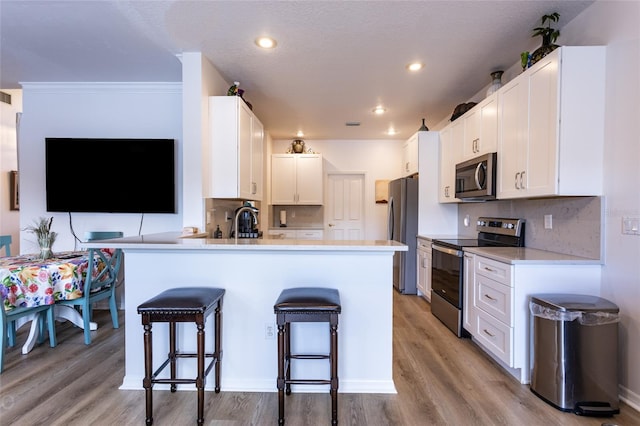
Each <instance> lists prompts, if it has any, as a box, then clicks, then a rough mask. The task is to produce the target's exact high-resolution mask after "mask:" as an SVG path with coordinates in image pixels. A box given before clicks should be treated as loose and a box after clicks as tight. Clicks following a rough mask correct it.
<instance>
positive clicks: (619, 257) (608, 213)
mask: <svg viewBox="0 0 640 426" xmlns="http://www.w3.org/2000/svg"><path fill="white" fill-rule="evenodd" d="M558 41H559V42H561V43H562V44H564V45H607V70H606V72H607V77H606V79H607V81H606V100H605V102H606V108H605V111H606V117H605V135H606V140H605V144H606V147H605V150H604V165H605V171H604V176H605V178H604V192H605V198H606V209H605V216H604V220H605V252H606V254H605V256H606V263H605V266H604V269H603V282H602V296H603V297H605V298H607V299H609V300H611V301H612V302H614V303H616V304H617V305H618V306H619V307H620V317H621V322H620V346H619V349H620V354H619V355H620V361H621V366H620V367H621V368H620V378H621V395H622V397H623V399H624V400H626V401H627V402H630V403H631V404H633V405H634V406H635V408H636V409H639V410H640V362H639V360H640V309H639V308H638V306H640V262H639V259H640V236H637V235H636V236H633V235H622V233H621V229H622V217H623V216H640V191H639V190H638V184H639V183H640V169H639V168H638V164H639V163H640V137H639V135H640V124H639V120H638V117H640V103H639V101H640V79H639V78H638V76H640V64H639V60H640V58H639V53H640V2H637V1H597V2H596V3H595V4H593V5H592V6H590V7H589V8H588V9H587V10H585V11H584V12H583V13H582V14H580V15H579V16H577V17H576V18H575V19H574V20H572V21H571V22H569V23H568V24H567V25H566V26H565V27H563V28H562V30H561V35H560V38H559V39H558Z"/></svg>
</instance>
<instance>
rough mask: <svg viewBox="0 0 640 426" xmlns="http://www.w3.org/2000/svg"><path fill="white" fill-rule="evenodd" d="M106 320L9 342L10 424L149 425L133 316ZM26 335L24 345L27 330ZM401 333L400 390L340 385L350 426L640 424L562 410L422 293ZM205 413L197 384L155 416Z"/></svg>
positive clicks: (2, 397) (236, 420) (223, 408)
mask: <svg viewBox="0 0 640 426" xmlns="http://www.w3.org/2000/svg"><path fill="white" fill-rule="evenodd" d="M96 320H97V322H98V324H99V329H98V331H96V332H95V333H94V335H93V337H92V339H93V342H92V344H91V345H90V346H85V345H84V343H83V337H82V333H81V332H80V330H78V329H75V328H73V327H71V326H70V325H69V324H67V323H64V324H58V327H57V335H58V346H57V347H56V348H50V347H49V346H48V343H46V342H45V343H44V344H42V345H39V346H37V347H36V348H34V350H33V351H32V352H31V353H29V354H28V355H22V354H21V353H20V348H19V347H14V348H9V349H8V350H7V353H6V359H5V371H4V373H2V374H1V375H0V424H1V425H29V426H31V425H45V424H46V425H82V426H84V425H143V424H144V393H143V391H122V390H119V389H118V386H119V385H120V384H121V383H122V378H123V376H124V350H123V345H124V328H123V322H124V317H123V316H122V315H121V318H120V321H121V328H120V329H118V330H114V329H112V328H111V325H110V320H109V316H108V312H107V311H96ZM128 326H132V327H137V326H140V325H139V324H137V323H136V324H129V325H128ZM24 328H26V327H23V329H24ZM19 337H20V339H19V344H22V342H23V341H24V338H25V337H26V331H24V330H20V333H19ZM393 340H394V381H395V384H396V388H397V390H398V393H397V394H396V395H374V394H339V423H340V424H341V425H363V426H365V425H366V426H377V425H380V426H387V425H394V426H395V425H407V426H413V425H416V426H418V425H533V426H535V425H544V426H550V425H592V426H600V425H602V424H606V423H611V424H617V425H621V426H634V425H640V413H638V412H637V411H635V410H633V409H632V408H630V407H629V406H627V405H625V404H621V414H620V415H617V416H614V417H613V418H588V417H579V416H576V415H574V414H571V413H563V412H561V411H559V410H556V409H555V408H553V407H551V406H550V405H548V404H546V403H545V402H543V401H542V400H540V399H539V398H538V397H536V396H535V395H534V394H533V393H531V391H530V390H529V387H528V386H527V385H521V384H520V383H518V382H517V381H516V380H515V379H513V378H512V377H511V376H509V375H508V374H507V373H505V372H504V371H503V370H501V368H500V367H498V366H497V365H496V364H494V363H493V361H492V360H490V359H489V358H488V357H486V356H485V355H484V353H483V352H482V351H481V350H480V349H478V348H477V347H476V346H475V345H474V344H473V343H472V342H471V341H470V340H469V339H458V338H456V337H455V336H454V335H453V334H452V333H451V332H449V330H448V329H446V328H445V327H444V326H443V325H442V324H441V323H440V322H439V321H438V320H437V319H436V318H435V317H433V315H431V312H430V308H429V304H428V303H427V302H426V301H424V300H422V299H421V298H419V297H418V296H403V295H399V294H397V293H396V294H395V295H394V339H393ZM223 362H224V359H223ZM222 380H223V386H224V377H223V378H222ZM275 381H276V379H275V377H274V380H273V382H274V390H275ZM205 404H206V406H205V424H208V425H219V426H232V425H233V426H235V425H274V424H277V409H278V403H277V393H275V392H269V393H238V392H221V393H220V394H217V395H216V394H215V393H213V392H207V393H206V394H205ZM195 417H196V394H195V393H194V392H177V393H175V394H171V393H170V392H169V391H154V420H155V423H154V424H155V425H158V426H162V425H171V426H181V425H189V424H194V423H195ZM286 420H287V425H290V426H302V425H309V426H316V425H325V424H329V423H330V416H329V395H328V392H327V394H300V393H297V394H292V395H291V396H289V397H288V398H287V417H286Z"/></svg>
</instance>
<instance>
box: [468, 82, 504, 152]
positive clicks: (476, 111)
mask: <svg viewBox="0 0 640 426" xmlns="http://www.w3.org/2000/svg"><path fill="white" fill-rule="evenodd" d="M461 118H462V119H463V120H464V139H463V141H464V142H463V145H462V160H461V161H465V160H470V159H472V158H475V157H479V156H481V155H483V154H488V153H490V152H496V151H497V149H498V94H497V93H493V94H491V95H489V96H488V97H487V98H485V99H484V100H483V101H482V102H480V103H479V104H478V105H476V106H475V107H473V108H472V109H471V110H469V111H468V112H467V113H466V114H464V115H463V116H462V117H461Z"/></svg>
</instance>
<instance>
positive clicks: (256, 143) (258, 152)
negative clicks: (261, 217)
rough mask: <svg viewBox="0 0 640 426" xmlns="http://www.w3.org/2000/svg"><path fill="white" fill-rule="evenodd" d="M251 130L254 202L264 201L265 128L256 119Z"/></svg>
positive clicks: (252, 192) (252, 191)
mask: <svg viewBox="0 0 640 426" xmlns="http://www.w3.org/2000/svg"><path fill="white" fill-rule="evenodd" d="M251 130H252V133H253V137H252V144H251V194H252V196H253V199H254V200H262V196H263V193H264V183H263V182H264V175H263V173H264V126H263V125H262V123H261V122H260V120H258V119H257V118H256V117H254V118H253V121H252V126H251Z"/></svg>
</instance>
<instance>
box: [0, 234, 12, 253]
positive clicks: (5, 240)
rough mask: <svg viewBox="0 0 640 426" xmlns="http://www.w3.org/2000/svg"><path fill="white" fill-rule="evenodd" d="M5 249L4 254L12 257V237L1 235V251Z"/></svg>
mask: <svg viewBox="0 0 640 426" xmlns="http://www.w3.org/2000/svg"><path fill="white" fill-rule="evenodd" d="M2 248H4V254H5V256H7V257H10V256H11V235H0V250H2Z"/></svg>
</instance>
